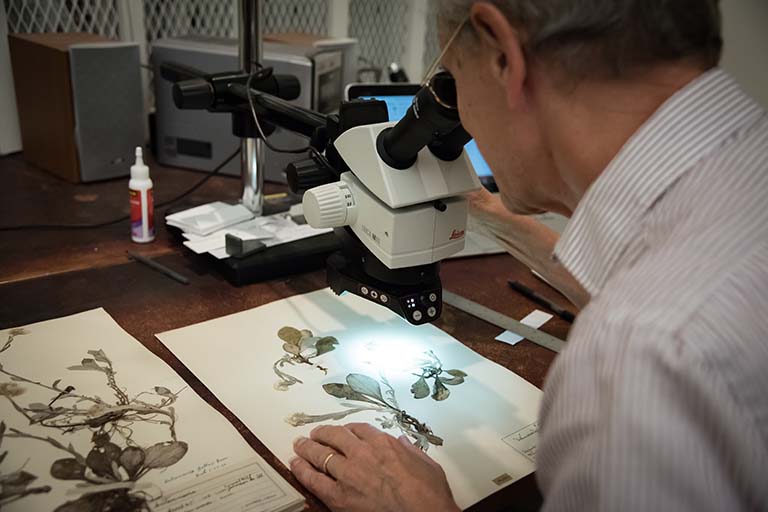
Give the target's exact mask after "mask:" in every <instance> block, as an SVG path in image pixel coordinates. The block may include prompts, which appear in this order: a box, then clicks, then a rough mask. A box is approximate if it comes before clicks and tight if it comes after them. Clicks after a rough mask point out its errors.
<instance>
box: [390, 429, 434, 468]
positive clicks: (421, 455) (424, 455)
mask: <svg viewBox="0 0 768 512" xmlns="http://www.w3.org/2000/svg"><path fill="white" fill-rule="evenodd" d="M397 440H398V441H400V444H402V445H403V446H405V447H406V448H408V451H410V452H413V454H414V455H416V456H418V457H419V458H422V459H424V460H425V461H427V462H429V463H430V464H432V465H434V466H438V467H440V464H438V463H437V462H435V459H433V458H432V457H430V456H429V455H428V454H427V453H426V452H424V451H423V450H422V449H421V448H419V447H418V446H416V445H415V444H413V442H411V440H410V439H408V436H406V435H402V436H400V437H398V438H397Z"/></svg>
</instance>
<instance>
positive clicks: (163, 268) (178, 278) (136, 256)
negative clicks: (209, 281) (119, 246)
mask: <svg viewBox="0 0 768 512" xmlns="http://www.w3.org/2000/svg"><path fill="white" fill-rule="evenodd" d="M126 252H128V257H129V258H131V259H133V260H136V261H138V262H139V263H143V264H145V265H146V266H148V267H151V268H153V269H155V270H157V271H158V272H161V273H163V274H165V275H167V276H168V277H170V278H171V279H174V280H176V281H178V282H180V283H181V284H189V279H187V278H186V277H184V276H183V275H181V274H179V273H178V272H176V271H175V270H171V269H170V268H168V267H166V266H165V265H161V264H160V263H158V262H156V261H154V260H151V259H149V258H146V257H144V256H141V255H140V254H136V253H135V252H131V251H126Z"/></svg>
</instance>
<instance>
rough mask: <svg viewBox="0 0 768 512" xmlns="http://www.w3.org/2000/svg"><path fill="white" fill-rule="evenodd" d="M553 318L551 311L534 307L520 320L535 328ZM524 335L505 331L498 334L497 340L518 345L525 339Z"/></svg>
mask: <svg viewBox="0 0 768 512" xmlns="http://www.w3.org/2000/svg"><path fill="white" fill-rule="evenodd" d="M550 320H552V315H550V314H549V313H547V312H545V311H542V310H540V309H534V310H533V311H531V312H530V313H528V314H527V315H526V316H525V318H523V319H522V320H520V323H521V324H525V325H527V326H528V327H533V328H534V329H538V328H539V327H541V326H542V325H544V324H545V323H547V322H549V321H550ZM524 339H525V338H523V337H522V336H520V335H519V334H516V333H514V332H511V331H504V332H502V333H501V334H499V335H498V336H496V340H497V341H503V342H504V343H508V344H510V345H517V344H518V343H519V342H521V341H522V340H524Z"/></svg>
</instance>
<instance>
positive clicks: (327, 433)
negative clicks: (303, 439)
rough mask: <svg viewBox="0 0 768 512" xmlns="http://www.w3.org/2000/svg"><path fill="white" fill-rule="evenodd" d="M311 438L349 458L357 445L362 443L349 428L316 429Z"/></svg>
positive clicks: (321, 427) (327, 426) (324, 427)
mask: <svg viewBox="0 0 768 512" xmlns="http://www.w3.org/2000/svg"><path fill="white" fill-rule="evenodd" d="M309 437H310V439H312V440H313V441H317V442H318V443H321V444H324V445H326V446H330V447H331V448H334V449H335V450H336V451H337V452H339V453H341V454H343V455H346V456H349V455H350V453H352V450H354V446H355V444H357V443H359V442H360V439H359V438H358V437H357V436H356V435H355V434H353V433H352V432H351V431H350V430H349V429H348V428H346V427H338V426H333V425H321V426H319V427H315V428H314V429H313V430H312V432H310V433H309Z"/></svg>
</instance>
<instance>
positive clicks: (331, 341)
mask: <svg viewBox="0 0 768 512" xmlns="http://www.w3.org/2000/svg"><path fill="white" fill-rule="evenodd" d="M338 344H339V340H337V339H336V338H334V337H333V336H325V337H323V338H320V339H319V340H318V341H317V343H316V344H315V348H316V349H317V355H318V356H320V355H323V354H325V353H326V352H330V351H331V350H333V349H334V348H336V345H338Z"/></svg>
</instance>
